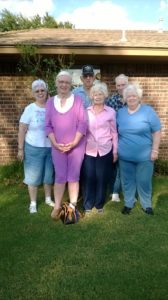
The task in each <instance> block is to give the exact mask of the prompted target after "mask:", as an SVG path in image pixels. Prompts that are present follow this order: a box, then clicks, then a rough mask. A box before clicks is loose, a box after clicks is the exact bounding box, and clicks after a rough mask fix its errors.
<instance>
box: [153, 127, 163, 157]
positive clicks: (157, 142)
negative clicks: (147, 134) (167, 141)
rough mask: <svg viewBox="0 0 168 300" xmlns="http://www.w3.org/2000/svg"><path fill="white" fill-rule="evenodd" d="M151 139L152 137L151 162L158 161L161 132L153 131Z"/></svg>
mask: <svg viewBox="0 0 168 300" xmlns="http://www.w3.org/2000/svg"><path fill="white" fill-rule="evenodd" d="M152 137H153V143H152V150H151V160H156V159H158V155H159V145H160V137H161V130H158V131H155V132H154V133H153V134H152Z"/></svg>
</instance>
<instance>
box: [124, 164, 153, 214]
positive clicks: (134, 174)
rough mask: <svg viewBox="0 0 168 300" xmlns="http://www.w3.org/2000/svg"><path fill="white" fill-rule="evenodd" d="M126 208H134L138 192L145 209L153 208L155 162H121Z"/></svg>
mask: <svg viewBox="0 0 168 300" xmlns="http://www.w3.org/2000/svg"><path fill="white" fill-rule="evenodd" d="M119 165H120V174H121V182H122V189H123V193H124V202H125V206H127V207H129V208H132V207H133V206H134V202H135V195H136V191H137V194H138V196H139V200H140V203H141V206H142V207H143V209H146V208H147V207H152V202H151V198H152V176H153V167H154V163H153V161H143V162H131V161H124V160H119Z"/></svg>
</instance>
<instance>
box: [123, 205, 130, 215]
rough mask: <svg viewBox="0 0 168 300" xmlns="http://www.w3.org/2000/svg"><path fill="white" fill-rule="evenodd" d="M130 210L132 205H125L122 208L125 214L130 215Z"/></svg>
mask: <svg viewBox="0 0 168 300" xmlns="http://www.w3.org/2000/svg"><path fill="white" fill-rule="evenodd" d="M130 211H131V208H130V207H127V206H124V208H123V209H122V211H121V212H122V214H124V215H129V213H130Z"/></svg>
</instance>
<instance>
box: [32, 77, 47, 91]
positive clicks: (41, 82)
mask: <svg viewBox="0 0 168 300" xmlns="http://www.w3.org/2000/svg"><path fill="white" fill-rule="evenodd" d="M39 86H42V87H43V88H44V89H45V90H46V91H47V90H48V84H47V83H46V82H45V81H44V80H42V79H36V80H34V81H33V82H32V91H33V92H34V91H35V89H36V88H37V87H39Z"/></svg>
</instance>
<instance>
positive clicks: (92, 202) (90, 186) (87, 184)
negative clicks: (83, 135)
mask: <svg viewBox="0 0 168 300" xmlns="http://www.w3.org/2000/svg"><path fill="white" fill-rule="evenodd" d="M90 97H91V99H92V101H93V105H92V106H90V107H88V108H87V112H88V132H87V142H86V152H85V158H84V161H83V168H82V178H83V198H84V203H83V205H84V210H85V213H86V214H90V213H91V210H92V208H93V207H95V208H96V209H97V211H98V213H101V212H103V206H104V203H105V198H106V191H107V185H108V179H109V175H110V169H111V168H112V164H113V162H115V161H116V160H117V145H118V135H117V130H116V113H115V111H114V109H113V108H111V107H108V106H106V105H105V104H104V102H105V99H106V98H107V97H108V89H107V85H106V84H105V83H97V84H95V85H94V86H93V87H92V88H91V91H90Z"/></svg>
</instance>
